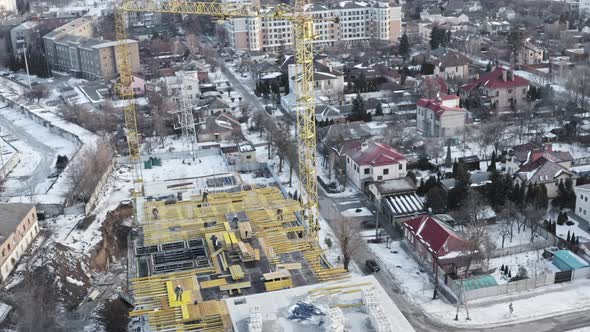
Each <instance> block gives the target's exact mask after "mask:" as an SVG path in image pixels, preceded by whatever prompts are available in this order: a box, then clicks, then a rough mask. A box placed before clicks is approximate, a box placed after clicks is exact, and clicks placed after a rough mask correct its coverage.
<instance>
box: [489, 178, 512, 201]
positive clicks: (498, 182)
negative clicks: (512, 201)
mask: <svg viewBox="0 0 590 332" xmlns="http://www.w3.org/2000/svg"><path fill="white" fill-rule="evenodd" d="M490 182H491V183H490V184H489V185H488V186H487V191H488V200H489V202H490V204H491V205H492V207H494V208H495V209H496V208H498V207H500V206H502V205H504V203H505V202H506V199H507V198H508V195H509V194H510V187H509V186H511V184H510V183H507V182H506V178H505V177H504V175H502V174H501V173H500V172H498V171H497V170H493V171H492V172H491V174H490Z"/></svg>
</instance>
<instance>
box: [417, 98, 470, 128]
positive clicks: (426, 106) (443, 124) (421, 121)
mask: <svg viewBox="0 0 590 332" xmlns="http://www.w3.org/2000/svg"><path fill="white" fill-rule="evenodd" d="M416 106H417V110H416V128H417V129H418V131H420V132H422V133H423V134H424V136H433V137H452V136H455V135H457V134H458V133H459V132H460V131H461V130H462V129H463V128H465V114H466V111H465V109H463V108H460V107H459V97H458V96H455V95H443V96H439V97H437V98H435V99H425V98H423V99H420V100H418V102H417V103H416Z"/></svg>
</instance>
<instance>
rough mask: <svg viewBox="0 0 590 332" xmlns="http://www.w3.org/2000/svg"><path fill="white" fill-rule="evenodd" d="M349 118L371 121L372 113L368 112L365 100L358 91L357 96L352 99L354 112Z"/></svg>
mask: <svg viewBox="0 0 590 332" xmlns="http://www.w3.org/2000/svg"><path fill="white" fill-rule="evenodd" d="M349 119H350V120H351V121H364V122H369V121H371V114H370V113H368V112H367V108H366V107H365V100H364V99H363V96H361V94H360V93H358V94H357V95H356V97H355V98H354V99H352V113H351V114H350V116H349Z"/></svg>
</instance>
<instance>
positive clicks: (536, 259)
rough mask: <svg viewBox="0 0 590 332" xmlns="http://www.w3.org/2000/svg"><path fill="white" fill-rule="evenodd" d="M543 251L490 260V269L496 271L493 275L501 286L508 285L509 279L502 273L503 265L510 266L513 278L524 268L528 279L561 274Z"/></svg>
mask: <svg viewBox="0 0 590 332" xmlns="http://www.w3.org/2000/svg"><path fill="white" fill-rule="evenodd" d="M542 254H543V249H541V250H532V251H525V252H522V253H519V254H512V255H506V256H501V257H496V258H492V259H490V264H489V269H490V270H492V269H495V271H494V272H493V273H492V274H491V275H492V276H493V277H494V278H495V279H496V282H498V284H499V285H502V284H506V283H507V282H508V279H509V278H508V277H507V276H505V275H504V274H503V273H501V272H500V269H501V267H502V265H504V266H508V269H509V270H510V271H511V273H510V275H511V277H516V275H517V274H518V269H519V268H520V267H524V268H525V269H526V270H527V275H528V277H533V276H542V275H543V274H545V275H548V272H559V269H558V268H557V267H555V265H553V264H552V263H551V262H550V261H549V260H546V259H545V258H543V256H542Z"/></svg>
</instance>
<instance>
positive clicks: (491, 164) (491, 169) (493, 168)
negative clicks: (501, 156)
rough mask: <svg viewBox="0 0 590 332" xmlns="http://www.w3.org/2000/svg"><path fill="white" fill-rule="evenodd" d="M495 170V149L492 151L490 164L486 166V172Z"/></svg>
mask: <svg viewBox="0 0 590 332" xmlns="http://www.w3.org/2000/svg"><path fill="white" fill-rule="evenodd" d="M495 170H496V151H492V159H491V160H490V166H488V172H491V171H495Z"/></svg>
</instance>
